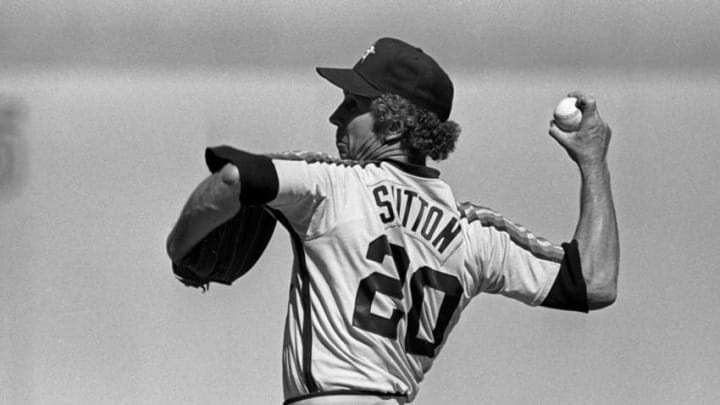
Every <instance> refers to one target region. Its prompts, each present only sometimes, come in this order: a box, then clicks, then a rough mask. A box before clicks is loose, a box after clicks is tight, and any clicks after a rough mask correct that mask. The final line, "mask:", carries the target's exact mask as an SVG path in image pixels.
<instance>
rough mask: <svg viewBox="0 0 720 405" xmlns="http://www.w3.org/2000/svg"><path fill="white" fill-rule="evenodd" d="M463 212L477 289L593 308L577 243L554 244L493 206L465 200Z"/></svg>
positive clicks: (526, 299) (560, 305)
mask: <svg viewBox="0 0 720 405" xmlns="http://www.w3.org/2000/svg"><path fill="white" fill-rule="evenodd" d="M462 211H463V213H464V215H465V216H466V218H467V220H468V235H469V236H468V242H469V244H470V246H469V249H470V250H471V252H472V254H471V256H472V261H471V263H472V266H473V267H474V270H473V271H474V272H475V276H476V278H477V284H476V285H477V286H478V288H477V291H476V293H480V292H485V293H491V294H501V295H503V296H506V297H510V298H513V299H516V300H519V301H521V302H523V303H525V304H528V305H532V306H538V305H544V306H547V307H552V308H557V309H567V310H575V311H583V312H587V297H586V291H585V284H584V281H583V279H582V272H581V269H580V267H579V257H578V254H577V245H576V243H570V244H564V245H562V246H558V245H555V244H552V243H550V242H548V241H547V240H545V239H543V238H540V237H538V236H536V235H534V234H533V233H532V232H530V231H528V230H527V229H526V228H524V227H523V226H521V225H519V224H516V223H514V222H512V221H510V220H509V219H507V218H505V217H503V216H502V215H500V214H498V213H496V212H494V211H492V210H490V209H488V208H484V207H479V206H475V205H471V204H464V205H463V206H462ZM566 252H567V253H566ZM578 274H579V275H580V277H579V279H578Z"/></svg>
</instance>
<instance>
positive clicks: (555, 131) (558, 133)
mask: <svg viewBox="0 0 720 405" xmlns="http://www.w3.org/2000/svg"><path fill="white" fill-rule="evenodd" d="M548 134H549V135H550V136H551V137H553V139H555V140H556V141H558V143H560V144H561V145H565V143H566V142H567V139H568V133H567V132H565V131H563V130H562V129H560V128H559V127H558V126H557V124H555V121H554V120H553V121H550V129H548Z"/></svg>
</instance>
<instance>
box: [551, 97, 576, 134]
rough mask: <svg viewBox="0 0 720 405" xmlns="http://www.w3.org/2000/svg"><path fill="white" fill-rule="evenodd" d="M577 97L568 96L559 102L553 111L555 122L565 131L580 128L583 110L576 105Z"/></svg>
mask: <svg viewBox="0 0 720 405" xmlns="http://www.w3.org/2000/svg"><path fill="white" fill-rule="evenodd" d="M575 103H577V98H575V97H566V98H564V99H562V100H560V102H559V103H558V105H557V107H555V111H554V112H553V118H554V119H555V124H557V126H558V127H560V129H562V130H563V131H565V132H573V131H577V130H578V129H579V128H580V121H581V120H582V112H581V111H580V109H578V108H577V106H575Z"/></svg>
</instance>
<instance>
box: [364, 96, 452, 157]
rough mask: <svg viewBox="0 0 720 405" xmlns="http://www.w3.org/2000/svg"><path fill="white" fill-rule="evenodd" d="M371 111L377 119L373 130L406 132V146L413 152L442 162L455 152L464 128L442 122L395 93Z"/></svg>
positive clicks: (373, 103) (383, 98)
mask: <svg viewBox="0 0 720 405" xmlns="http://www.w3.org/2000/svg"><path fill="white" fill-rule="evenodd" d="M370 108H371V113H372V116H373V119H374V120H375V123H374V126H373V131H374V132H375V133H376V134H385V133H387V131H397V130H401V131H403V135H404V136H403V142H404V146H405V147H406V148H407V149H408V151H409V152H410V153H420V154H422V155H423V156H430V158H431V159H432V160H436V161H440V160H444V159H447V157H448V155H449V154H450V152H452V151H453V150H455V143H456V142H457V139H458V137H459V136H460V132H461V129H460V125H458V124H457V123H456V122H454V121H445V122H441V121H440V119H439V118H438V116H437V114H435V113H433V112H431V111H428V110H426V109H425V108H422V107H420V106H418V105H416V104H413V103H411V102H410V101H408V100H407V99H405V98H403V97H400V96H398V95H396V94H383V95H382V96H380V97H378V98H377V99H375V100H373V102H372V105H371V107H370Z"/></svg>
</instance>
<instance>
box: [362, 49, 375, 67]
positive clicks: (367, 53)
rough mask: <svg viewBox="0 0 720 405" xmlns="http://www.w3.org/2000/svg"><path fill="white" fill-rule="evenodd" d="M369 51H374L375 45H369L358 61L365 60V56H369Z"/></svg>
mask: <svg viewBox="0 0 720 405" xmlns="http://www.w3.org/2000/svg"><path fill="white" fill-rule="evenodd" d="M371 53H375V45H371V46H370V48H368V50H367V51H365V53H364V54H363V56H362V58H360V62H361V63H362V62H365V58H367V57H368V56H370V54H371Z"/></svg>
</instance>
